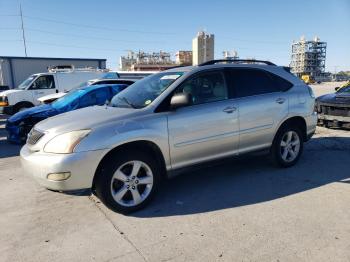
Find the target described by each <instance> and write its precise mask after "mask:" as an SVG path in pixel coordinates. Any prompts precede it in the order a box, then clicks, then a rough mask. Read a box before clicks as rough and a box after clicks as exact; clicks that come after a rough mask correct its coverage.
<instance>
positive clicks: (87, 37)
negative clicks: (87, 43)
mask: <svg viewBox="0 0 350 262" xmlns="http://www.w3.org/2000/svg"><path fill="white" fill-rule="evenodd" d="M26 30H27V31H33V32H40V33H45V34H51V35H61V36H70V37H77V38H86V39H96V40H103V41H113V42H125V43H164V41H129V40H119V39H118V40H116V39H112V38H101V37H93V36H83V35H76V34H66V33H57V32H51V31H45V30H39V29H34V28H28V27H26Z"/></svg>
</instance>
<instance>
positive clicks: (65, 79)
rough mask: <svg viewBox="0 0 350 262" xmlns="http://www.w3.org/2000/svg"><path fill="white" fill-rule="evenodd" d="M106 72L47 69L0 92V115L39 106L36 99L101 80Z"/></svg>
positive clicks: (79, 69)
mask: <svg viewBox="0 0 350 262" xmlns="http://www.w3.org/2000/svg"><path fill="white" fill-rule="evenodd" d="M106 74H109V73H108V71H106V70H101V69H90V68H74V67H72V68H68V69H57V68H53V69H49V71H48V72H46V73H39V74H34V75H31V76H29V77H28V78H27V79H26V80H24V81H23V83H22V84H20V85H19V86H18V87H17V88H15V89H10V90H6V91H3V92H0V114H1V113H3V114H10V115H11V114H14V113H16V112H19V111H21V110H23V109H26V108H29V107H32V106H35V105H38V104H39V101H38V98H40V97H42V96H46V95H49V94H53V93H59V92H68V91H69V90H71V89H72V88H75V87H77V86H79V85H80V84H81V83H83V82H86V81H88V80H90V79H96V78H103V77H104V75H106Z"/></svg>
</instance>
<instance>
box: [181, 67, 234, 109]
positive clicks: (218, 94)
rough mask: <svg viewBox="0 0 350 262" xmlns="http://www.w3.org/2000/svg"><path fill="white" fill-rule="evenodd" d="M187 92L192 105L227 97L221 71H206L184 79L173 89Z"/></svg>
mask: <svg viewBox="0 0 350 262" xmlns="http://www.w3.org/2000/svg"><path fill="white" fill-rule="evenodd" d="M175 93H176V94H178V93H188V94H190V95H191V96H192V102H193V104H194V105H197V104H204V103H208V102H215V101H220V100H225V99H228V92H227V87H226V84H225V80H224V75H223V73H222V72H219V71H217V72H207V73H201V74H200V75H197V76H194V77H192V78H190V79H188V80H186V81H185V82H184V83H183V84H181V86H180V87H179V88H178V89H177V90H176V91H175Z"/></svg>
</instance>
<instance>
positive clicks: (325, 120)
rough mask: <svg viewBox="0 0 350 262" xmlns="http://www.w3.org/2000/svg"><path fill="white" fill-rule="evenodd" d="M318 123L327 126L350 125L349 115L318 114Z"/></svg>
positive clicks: (347, 126)
mask: <svg viewBox="0 0 350 262" xmlns="http://www.w3.org/2000/svg"><path fill="white" fill-rule="evenodd" d="M318 125H320V126H327V127H346V128H349V127H350V117H349V116H332V115H323V114H319V115H318Z"/></svg>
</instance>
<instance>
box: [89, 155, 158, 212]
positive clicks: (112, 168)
mask: <svg viewBox="0 0 350 262" xmlns="http://www.w3.org/2000/svg"><path fill="white" fill-rule="evenodd" d="M102 170H103V172H101V173H100V174H99V177H98V179H97V181H96V195H97V196H98V197H99V198H100V199H101V200H102V202H103V203H104V204H105V205H106V206H107V207H109V208H110V209H112V210H114V211H117V212H121V213H130V212H133V211H136V210H139V209H141V208H143V207H144V206H145V205H147V204H148V202H149V201H150V200H151V198H152V197H153V195H154V193H155V192H156V190H157V189H158V186H159V183H160V169H159V167H158V164H157V161H155V160H154V159H153V158H152V157H151V156H150V155H149V154H147V153H142V152H138V151H127V152H123V154H115V155H114V156H113V157H112V158H111V159H110V160H109V161H108V163H106V166H105V167H104V168H102Z"/></svg>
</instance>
